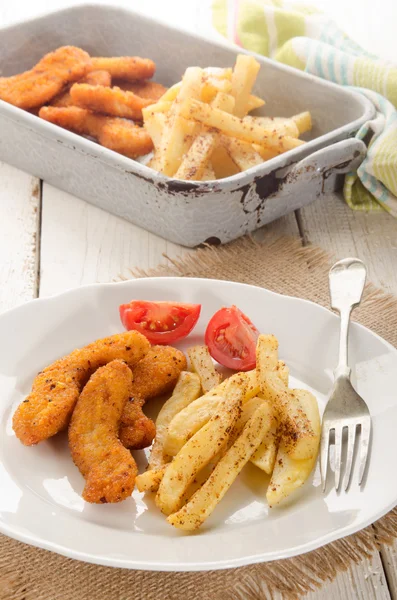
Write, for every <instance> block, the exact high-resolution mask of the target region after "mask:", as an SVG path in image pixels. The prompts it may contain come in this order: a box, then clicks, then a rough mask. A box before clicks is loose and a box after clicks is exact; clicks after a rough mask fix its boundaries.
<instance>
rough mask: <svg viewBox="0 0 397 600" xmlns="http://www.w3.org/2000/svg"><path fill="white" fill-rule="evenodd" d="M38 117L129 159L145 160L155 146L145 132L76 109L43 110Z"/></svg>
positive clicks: (120, 122)
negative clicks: (92, 139) (141, 158)
mask: <svg viewBox="0 0 397 600" xmlns="http://www.w3.org/2000/svg"><path fill="white" fill-rule="evenodd" d="M39 116H40V117H41V118H42V119H45V120H46V121H49V122H50V123H54V125H58V126H59V127H63V128H64V129H69V130H70V131H74V132H75V133H80V134H82V135H89V136H91V137H93V138H95V139H96V140H98V142H99V143H100V144H102V146H105V147H106V148H109V149H110V150H114V151H115V152H119V153H120V154H124V156H128V157H129V158H136V157H137V156H143V155H144V154H148V153H149V152H151V150H153V142H152V139H151V137H150V135H149V134H148V132H147V131H146V129H144V128H143V127H139V126H138V125H135V123H132V122H131V121H127V120H125V119H117V118H112V117H105V116H104V115H96V114H93V113H92V112H90V111H89V110H86V109H84V108H78V107H77V106H68V107H67V108H57V107H54V106H43V108H41V109H40V112H39Z"/></svg>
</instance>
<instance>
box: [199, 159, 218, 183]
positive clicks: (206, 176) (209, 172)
mask: <svg viewBox="0 0 397 600" xmlns="http://www.w3.org/2000/svg"><path fill="white" fill-rule="evenodd" d="M215 179H216V175H215V171H214V169H213V167H212V164H211V163H210V162H209V163H208V164H207V166H206V167H205V169H204V171H203V176H202V178H201V181H214V180H215Z"/></svg>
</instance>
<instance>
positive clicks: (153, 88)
mask: <svg viewBox="0 0 397 600" xmlns="http://www.w3.org/2000/svg"><path fill="white" fill-rule="evenodd" d="M87 83H88V81H87ZM113 85H114V86H117V87H119V88H120V89H122V90H124V91H125V92H133V93H134V94H136V95H137V96H140V97H141V98H147V99H148V100H151V101H152V104H154V103H155V102H157V101H158V100H160V98H161V96H163V95H164V94H165V92H166V91H167V89H168V88H166V87H164V86H163V85H161V83H157V82H156V81H123V80H122V79H117V80H116V81H114V82H113Z"/></svg>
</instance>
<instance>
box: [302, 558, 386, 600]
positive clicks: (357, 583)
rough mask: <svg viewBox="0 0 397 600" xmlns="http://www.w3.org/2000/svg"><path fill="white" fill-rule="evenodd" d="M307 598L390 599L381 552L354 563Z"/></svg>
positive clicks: (335, 599) (327, 599)
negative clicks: (368, 558)
mask: <svg viewBox="0 0 397 600" xmlns="http://www.w3.org/2000/svg"><path fill="white" fill-rule="evenodd" d="M306 598H307V600H330V599H331V598H332V600H353V599H354V600H390V598H391V596H390V593H389V589H388V585H387V581H386V577H385V573H384V570H383V567H382V563H381V560H380V557H379V554H378V553H376V554H375V555H374V556H373V558H372V560H365V561H363V562H361V563H360V564H359V565H354V566H353V567H351V568H350V569H349V570H348V571H346V572H344V573H340V574H339V575H338V577H337V578H336V579H335V580H334V581H331V582H330V583H326V584H325V585H324V586H323V587H322V588H321V590H318V591H316V592H312V593H310V594H308V595H307V596H306Z"/></svg>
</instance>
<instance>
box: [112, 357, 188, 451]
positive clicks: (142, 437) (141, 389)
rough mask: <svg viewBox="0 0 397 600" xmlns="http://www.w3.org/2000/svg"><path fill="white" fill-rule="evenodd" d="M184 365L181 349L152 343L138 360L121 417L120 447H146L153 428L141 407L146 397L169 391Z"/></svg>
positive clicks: (134, 448)
mask: <svg viewBox="0 0 397 600" xmlns="http://www.w3.org/2000/svg"><path fill="white" fill-rule="evenodd" d="M186 364H187V363H186V357H185V355H184V354H183V352H181V351H180V350H177V349H176V348H173V347H172V346H152V347H151V348H150V350H149V351H148V353H147V354H146V356H145V357H144V358H143V359H142V360H141V361H139V363H138V364H137V365H136V367H135V368H134V369H133V382H132V396H131V398H130V400H129V401H128V402H127V403H126V405H125V407H124V411H123V415H122V417H121V427H120V440H121V442H122V443H123V444H124V446H126V447H127V448H130V449H133V450H138V449H140V448H146V447H147V446H150V444H151V443H152V441H153V438H154V436H155V434H156V427H155V425H154V423H153V421H152V420H151V419H149V417H147V416H146V415H145V414H144V413H143V411H142V406H143V405H144V403H145V402H146V400H150V399H151V398H155V397H156V396H162V395H163V394H166V393H167V392H169V391H171V390H172V389H173V388H174V387H175V384H176V382H177V381H178V377H179V375H180V373H181V371H183V370H185V369H186Z"/></svg>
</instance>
